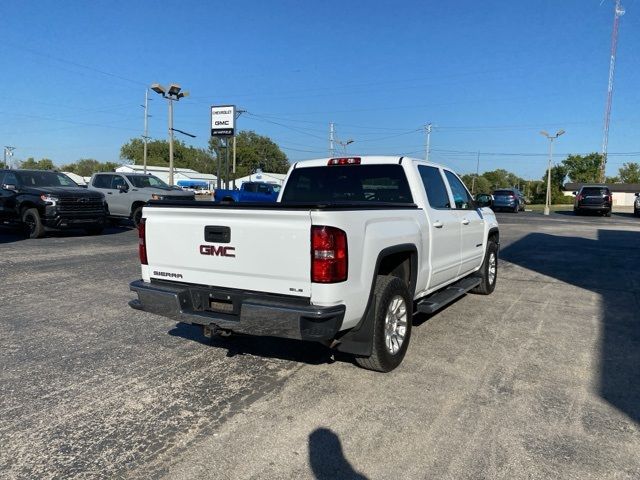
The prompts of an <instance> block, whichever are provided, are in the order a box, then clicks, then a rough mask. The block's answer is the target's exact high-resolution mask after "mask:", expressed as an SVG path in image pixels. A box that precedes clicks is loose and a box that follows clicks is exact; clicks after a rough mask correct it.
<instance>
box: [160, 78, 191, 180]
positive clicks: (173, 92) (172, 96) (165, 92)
mask: <svg viewBox="0 0 640 480" xmlns="http://www.w3.org/2000/svg"><path fill="white" fill-rule="evenodd" d="M151 90H153V91H154V92H156V93H157V94H158V95H162V97H163V98H166V99H167V100H168V102H169V185H173V132H174V128H173V102H174V101H178V100H180V99H181V98H184V97H186V96H188V95H189V92H182V91H181V90H182V88H181V87H180V85H178V84H177V83H172V84H171V85H169V88H168V89H166V88H164V87H163V86H162V85H160V84H159V83H154V84H153V85H151Z"/></svg>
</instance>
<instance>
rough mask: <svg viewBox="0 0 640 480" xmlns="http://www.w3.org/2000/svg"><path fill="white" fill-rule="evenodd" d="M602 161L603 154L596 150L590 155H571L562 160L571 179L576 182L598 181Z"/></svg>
mask: <svg viewBox="0 0 640 480" xmlns="http://www.w3.org/2000/svg"><path fill="white" fill-rule="evenodd" d="M601 163H602V155H601V154H599V153H595V152H594V153H590V154H589V155H569V156H568V157H567V158H566V159H565V160H564V161H563V162H562V164H563V165H564V167H565V168H566V171H567V175H568V176H569V179H570V180H571V181H572V182H575V183H596V182H598V179H599V178H600V165H601Z"/></svg>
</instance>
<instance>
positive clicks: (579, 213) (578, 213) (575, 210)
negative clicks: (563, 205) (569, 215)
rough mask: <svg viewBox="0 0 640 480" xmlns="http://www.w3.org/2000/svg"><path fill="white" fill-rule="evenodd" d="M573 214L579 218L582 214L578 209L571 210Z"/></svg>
mask: <svg viewBox="0 0 640 480" xmlns="http://www.w3.org/2000/svg"><path fill="white" fill-rule="evenodd" d="M573 214H574V215H577V216H580V215H582V212H581V211H580V210H579V209H577V208H574V209H573Z"/></svg>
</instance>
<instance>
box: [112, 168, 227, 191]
mask: <svg viewBox="0 0 640 480" xmlns="http://www.w3.org/2000/svg"><path fill="white" fill-rule="evenodd" d="M116 172H123V173H144V166H142V165H122V166H121V167H118V168H116ZM147 173H148V174H151V175H155V176H156V177H158V178H159V179H160V180H162V181H163V182H165V183H169V167H157V166H155V165H153V166H152V165H147ZM216 181H217V177H216V176H215V175H212V174H210V173H199V172H196V171H195V170H192V169H190V168H174V169H173V183H174V185H179V186H188V185H187V184H189V183H192V184H196V183H197V184H200V185H204V183H206V184H207V185H208V188H207V189H208V190H212V189H214V188H215V187H216Z"/></svg>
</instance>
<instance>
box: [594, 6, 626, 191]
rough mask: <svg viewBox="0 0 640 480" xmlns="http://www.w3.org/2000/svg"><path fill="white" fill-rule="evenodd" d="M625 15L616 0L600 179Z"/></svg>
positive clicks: (606, 145) (603, 170)
mask: <svg viewBox="0 0 640 480" xmlns="http://www.w3.org/2000/svg"><path fill="white" fill-rule="evenodd" d="M622 15H624V8H623V7H622V5H621V4H620V0H616V9H615V12H614V15H613V32H612V33H611V59H610V63H609V88H608V89H607V105H606V107H605V110H604V135H603V138H602V163H601V164H600V181H601V182H603V183H604V181H605V170H606V168H607V147H608V145H609V122H610V120H611V101H612V99H613V74H614V71H615V68H616V50H617V49H618V27H619V25H620V17H621V16H622Z"/></svg>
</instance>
